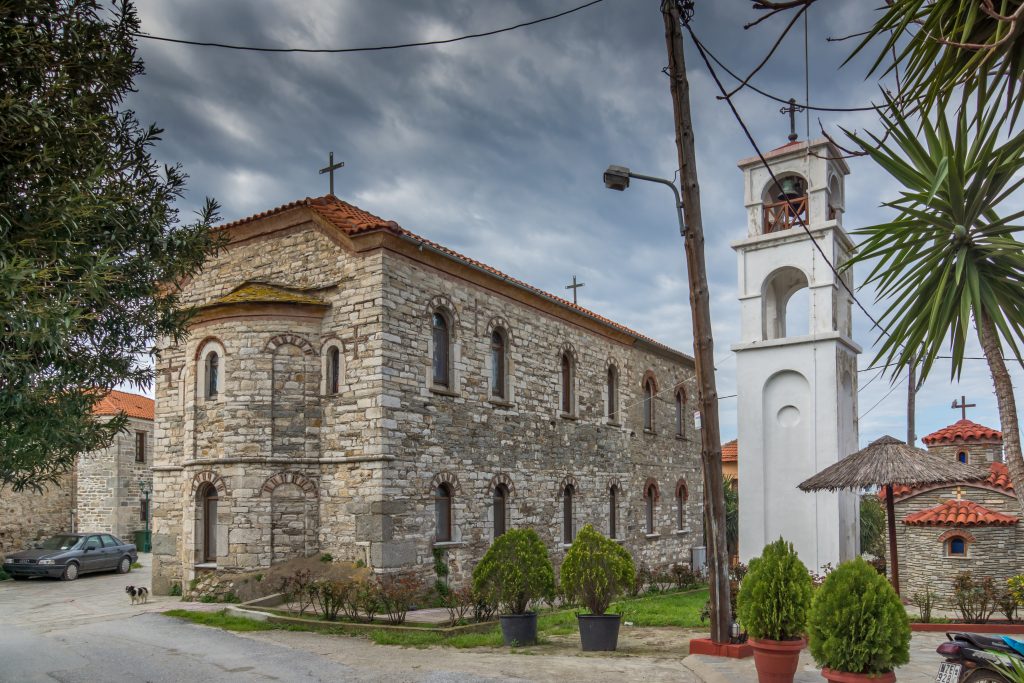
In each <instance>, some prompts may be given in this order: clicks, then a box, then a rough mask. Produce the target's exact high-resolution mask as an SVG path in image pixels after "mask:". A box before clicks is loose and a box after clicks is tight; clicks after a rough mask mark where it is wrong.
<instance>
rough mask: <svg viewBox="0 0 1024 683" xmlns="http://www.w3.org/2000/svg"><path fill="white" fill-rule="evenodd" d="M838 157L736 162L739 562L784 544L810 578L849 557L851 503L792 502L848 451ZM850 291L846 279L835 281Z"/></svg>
mask: <svg viewBox="0 0 1024 683" xmlns="http://www.w3.org/2000/svg"><path fill="white" fill-rule="evenodd" d="M841 157H842V155H841V154H840V152H839V150H837V149H836V148H835V147H834V146H833V145H832V144H831V143H829V142H828V141H827V140H815V141H812V142H810V143H807V142H804V141H796V142H791V143H789V144H787V145H784V146H783V147H780V148H779V149H776V150H774V151H772V152H769V153H768V154H767V155H765V158H766V160H767V163H768V167H770V168H771V172H769V168H768V167H766V166H765V165H764V163H763V162H762V161H761V159H760V158H756V157H755V158H751V159H746V160H744V161H741V162H740V164H739V166H740V169H741V170H742V171H743V183H744V188H745V191H744V195H745V205H746V208H747V233H746V237H745V238H744V239H742V240H740V241H738V242H735V243H733V245H732V246H733V249H735V250H736V252H737V256H738V259H739V293H740V311H741V324H740V342H739V343H738V344H736V345H735V346H733V350H734V351H735V352H736V368H737V399H738V415H737V422H738V432H739V433H738V438H739V443H740V444H741V445H740V450H741V453H742V457H740V459H739V463H738V465H739V480H740V487H739V490H740V496H741V499H740V548H739V550H740V559H741V560H742V561H744V562H746V561H748V560H749V559H750V558H752V557H756V556H758V555H759V554H760V553H761V550H762V548H763V547H764V546H765V545H766V544H767V543H770V542H772V541H774V540H776V539H778V538H779V536H782V537H784V538H785V539H786V540H788V541H791V542H792V543H793V544H794V546H795V547H796V550H797V552H798V553H799V555H800V558H801V559H802V560H803V562H804V564H806V565H807V566H808V567H809V568H811V569H813V570H815V571H820V570H821V567H823V566H824V565H825V564H829V563H830V564H832V565H833V566H836V565H838V564H839V562H842V561H845V560H848V559H852V558H853V557H855V556H856V555H857V553H858V547H857V546H858V543H859V529H858V506H857V497H856V495H854V494H844V493H815V494H807V493H802V492H801V491H799V490H798V489H797V484H799V483H800V482H801V481H803V480H804V479H807V478H808V477H810V476H812V475H814V474H816V473H817V472H819V471H821V470H822V469H824V468H825V467H827V466H829V465H831V464H833V463H835V462H838V461H839V460H840V459H842V458H843V457H845V456H847V455H849V454H850V453H852V452H854V451H855V450H857V438H858V437H857V419H856V415H857V396H856V391H857V387H856V377H857V354H859V353H860V348H859V347H858V346H857V345H856V344H855V343H854V342H853V339H852V338H851V329H850V324H849V321H850V320H851V306H852V298H851V297H850V295H849V293H848V292H847V290H846V289H845V287H844V286H843V283H841V282H840V281H839V278H838V277H837V276H836V275H835V273H834V271H833V269H832V266H837V267H838V266H840V265H841V264H843V263H845V262H846V261H847V260H848V259H849V257H850V254H851V253H852V252H853V243H852V241H851V240H850V238H849V236H848V235H847V234H846V232H845V231H844V230H843V227H842V223H841V219H842V214H843V208H844V205H843V193H844V189H843V179H844V177H845V176H846V175H847V174H848V173H849V168H847V166H846V163H845V162H844V161H843V160H842V158H841ZM844 278H846V284H847V285H849V286H851V287H852V274H851V273H846V274H845V275H844Z"/></svg>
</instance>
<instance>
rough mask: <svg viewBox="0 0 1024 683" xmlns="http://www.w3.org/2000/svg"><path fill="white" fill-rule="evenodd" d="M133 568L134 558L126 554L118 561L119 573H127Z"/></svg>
mask: <svg viewBox="0 0 1024 683" xmlns="http://www.w3.org/2000/svg"><path fill="white" fill-rule="evenodd" d="M131 570H132V558H130V557H128V556H127V555H125V556H124V557H122V558H121V561H120V562H118V563H117V573H118V574H127V573H128V572H130V571H131Z"/></svg>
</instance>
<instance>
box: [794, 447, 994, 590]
mask: <svg viewBox="0 0 1024 683" xmlns="http://www.w3.org/2000/svg"><path fill="white" fill-rule="evenodd" d="M988 475H989V472H988V470H986V469H983V468H980V467H974V466H973V465H965V464H963V463H961V462H958V461H956V460H951V459H947V458H940V457H938V456H936V455H933V454H931V453H929V452H927V451H923V450H921V449H920V448H915V447H914V446H908V445H907V444H905V443H903V442H902V441H900V440H899V439H896V438H894V437H891V436H883V437H882V438H880V439H877V440H875V441H873V442H871V444H870V445H869V446H868V447H867V448H862V449H861V450H859V451H857V452H856V453H852V454H850V455H848V456H846V457H845V458H843V459H842V460H840V461H839V462H837V463H836V464H834V465H830V466H828V467H826V468H825V469H823V470H822V471H821V472H818V473H817V474H815V475H814V476H813V477H811V478H810V479H808V480H807V481H804V482H803V483H801V484H800V485H799V488H800V490H802V491H839V490H840V489H852V490H855V491H856V490H859V489H864V488H868V487H871V486H884V487H885V511H886V513H887V515H888V518H889V558H890V565H891V567H892V586H893V588H895V589H896V594H897V595H899V592H900V574H899V563H898V562H897V558H896V512H895V510H894V509H893V493H892V487H893V486H925V485H928V484H955V483H958V482H963V481H978V480H981V479H985V478H986V477H988Z"/></svg>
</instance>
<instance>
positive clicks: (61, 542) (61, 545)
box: [39, 536, 82, 550]
mask: <svg viewBox="0 0 1024 683" xmlns="http://www.w3.org/2000/svg"><path fill="white" fill-rule="evenodd" d="M81 540H82V537H81V536H54V537H52V538H48V539H46V540H45V541H43V542H42V543H40V544H39V547H40V548H42V549H43V550H70V549H71V548H74V547H75V546H76V545H78V543H79V541H81Z"/></svg>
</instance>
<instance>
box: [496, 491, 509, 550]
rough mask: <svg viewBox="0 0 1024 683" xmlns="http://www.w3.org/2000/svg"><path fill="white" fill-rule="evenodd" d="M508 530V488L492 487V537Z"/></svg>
mask: <svg viewBox="0 0 1024 683" xmlns="http://www.w3.org/2000/svg"><path fill="white" fill-rule="evenodd" d="M507 530H508V487H507V486H505V485H504V484H498V485H497V486H495V487H494V537H495V538H497V537H498V536H501V535H502V534H503V533H505V531H507Z"/></svg>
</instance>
